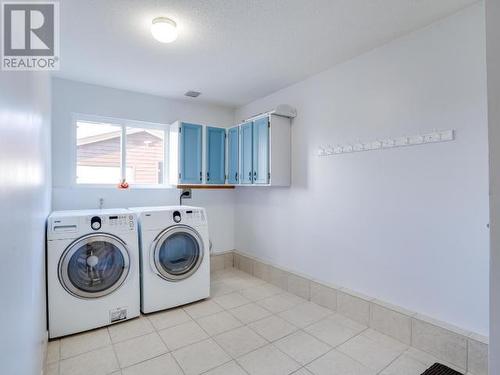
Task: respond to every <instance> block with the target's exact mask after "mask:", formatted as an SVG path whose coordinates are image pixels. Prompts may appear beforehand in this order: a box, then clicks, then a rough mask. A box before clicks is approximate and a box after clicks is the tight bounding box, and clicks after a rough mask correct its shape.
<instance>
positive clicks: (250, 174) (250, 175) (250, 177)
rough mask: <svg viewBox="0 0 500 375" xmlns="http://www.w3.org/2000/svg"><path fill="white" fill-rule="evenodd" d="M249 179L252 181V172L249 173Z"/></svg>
mask: <svg viewBox="0 0 500 375" xmlns="http://www.w3.org/2000/svg"><path fill="white" fill-rule="evenodd" d="M248 179H249V180H250V181H252V171H250V172H248Z"/></svg>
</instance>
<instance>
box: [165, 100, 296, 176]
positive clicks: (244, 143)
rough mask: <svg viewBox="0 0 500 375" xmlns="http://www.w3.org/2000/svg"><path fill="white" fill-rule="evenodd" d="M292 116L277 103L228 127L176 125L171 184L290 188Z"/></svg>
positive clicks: (172, 137)
mask: <svg viewBox="0 0 500 375" xmlns="http://www.w3.org/2000/svg"><path fill="white" fill-rule="evenodd" d="M295 114H296V113H295V110H294V109H293V108H291V107H289V106H286V105H281V106H278V107H276V109H275V110H274V111H272V112H268V113H264V114H262V115H258V116H255V117H253V118H250V119H248V120H246V121H244V122H243V123H241V124H240V125H238V126H234V127H232V128H229V129H226V128H220V127H214V126H204V125H197V124H191V123H187V122H180V121H177V122H175V123H174V124H172V125H171V127H170V128H171V130H170V133H169V136H170V140H169V146H170V147H169V155H170V157H169V176H170V182H171V183H172V184H174V185H179V184H180V185H182V184H189V185H191V184H207V185H225V184H230V185H245V186H290V183H291V118H293V117H294V116H295Z"/></svg>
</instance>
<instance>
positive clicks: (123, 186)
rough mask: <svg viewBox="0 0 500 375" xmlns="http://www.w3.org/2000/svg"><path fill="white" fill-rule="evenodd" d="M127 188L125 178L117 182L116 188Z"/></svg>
mask: <svg viewBox="0 0 500 375" xmlns="http://www.w3.org/2000/svg"><path fill="white" fill-rule="evenodd" d="M128 188H129V184H128V182H127V181H125V180H122V181H121V182H120V183H119V184H118V189H128Z"/></svg>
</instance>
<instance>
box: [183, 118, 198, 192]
mask: <svg viewBox="0 0 500 375" xmlns="http://www.w3.org/2000/svg"><path fill="white" fill-rule="evenodd" d="M202 137H203V134H202V126H201V125H196V124H189V123H186V122H182V123H181V124H180V127H179V183H181V184H201V183H202V181H203V174H202Z"/></svg>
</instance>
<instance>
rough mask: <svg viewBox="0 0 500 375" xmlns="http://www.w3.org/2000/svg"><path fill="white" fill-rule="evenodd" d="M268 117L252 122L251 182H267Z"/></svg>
mask: <svg viewBox="0 0 500 375" xmlns="http://www.w3.org/2000/svg"><path fill="white" fill-rule="evenodd" d="M269 126H270V125H269V117H267V116H266V117H263V118H260V119H257V120H255V121H254V122H253V163H252V170H253V172H252V173H253V183H254V184H267V183H268V182H269Z"/></svg>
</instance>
